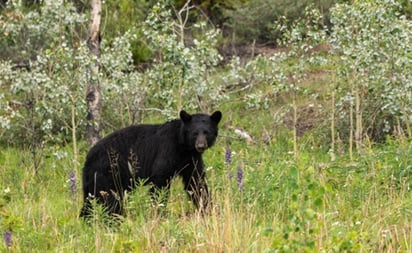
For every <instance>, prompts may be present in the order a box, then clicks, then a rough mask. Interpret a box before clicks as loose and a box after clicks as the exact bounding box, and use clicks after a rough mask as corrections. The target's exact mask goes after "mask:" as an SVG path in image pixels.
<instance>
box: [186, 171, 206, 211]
mask: <svg viewBox="0 0 412 253" xmlns="http://www.w3.org/2000/svg"><path fill="white" fill-rule="evenodd" d="M183 183H184V186H185V191H186V192H187V194H188V195H189V197H190V199H191V200H192V202H193V204H194V205H195V206H196V208H198V209H200V210H201V211H202V212H207V211H208V208H209V207H210V202H211V197H210V193H209V190H208V188H207V184H206V180H205V173H204V172H203V170H200V171H199V169H195V170H194V171H193V173H191V174H187V175H183Z"/></svg>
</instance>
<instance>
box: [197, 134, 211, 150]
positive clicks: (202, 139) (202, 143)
mask: <svg viewBox="0 0 412 253" xmlns="http://www.w3.org/2000/svg"><path fill="white" fill-rule="evenodd" d="M207 148H208V145H207V139H206V136H205V135H199V136H198V137H197V138H196V143H195V149H196V150H197V152H199V153H203V152H205V150H206V149H207Z"/></svg>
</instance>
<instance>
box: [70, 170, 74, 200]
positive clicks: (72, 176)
mask: <svg viewBox="0 0 412 253" xmlns="http://www.w3.org/2000/svg"><path fill="white" fill-rule="evenodd" d="M69 182H70V193H71V194H72V196H74V195H75V194H76V173H74V170H72V172H70V176H69Z"/></svg>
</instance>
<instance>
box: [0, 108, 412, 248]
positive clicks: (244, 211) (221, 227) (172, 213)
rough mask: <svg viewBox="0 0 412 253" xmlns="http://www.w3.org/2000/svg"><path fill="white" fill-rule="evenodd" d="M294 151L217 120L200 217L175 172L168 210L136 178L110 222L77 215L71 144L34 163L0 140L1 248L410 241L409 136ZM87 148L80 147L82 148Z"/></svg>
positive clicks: (392, 244) (395, 244)
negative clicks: (208, 195) (208, 204)
mask: <svg viewBox="0 0 412 253" xmlns="http://www.w3.org/2000/svg"><path fill="white" fill-rule="evenodd" d="M232 113H233V115H232V116H235V115H236V112H232ZM229 115H230V114H229ZM229 115H227V116H229ZM249 120H252V117H250V118H249ZM255 127H256V129H258V126H255ZM232 137H233V136H232ZM229 140H230V141H229ZM291 150H292V145H291V143H290V142H288V141H287V138H285V139H283V140H282V139H281V138H277V139H272V140H271V141H269V143H267V144H261V143H260V144H247V143H245V142H244V141H243V140H236V139H233V140H232V139H231V133H230V132H229V131H228V130H225V129H223V131H222V137H221V138H220V139H219V141H218V143H217V144H216V147H214V148H213V149H211V150H209V151H208V153H207V154H206V157H205V160H206V161H207V174H208V182H209V184H210V188H211V190H212V195H213V203H214V207H213V210H212V212H211V213H210V214H209V215H206V216H202V215H200V214H198V213H197V212H196V211H195V210H194V209H193V207H192V206H191V203H190V202H189V201H188V199H187V197H186V195H185V194H184V192H183V191H182V185H181V183H180V181H179V180H175V181H174V182H173V184H172V194H171V198H170V201H169V203H168V206H167V211H166V213H164V214H162V215H160V214H157V213H156V211H155V210H157V209H156V208H154V207H153V203H151V201H150V197H149V195H148V194H147V190H148V189H147V188H146V187H137V189H136V192H134V193H132V194H130V195H129V196H128V198H127V205H126V206H127V216H126V217H124V219H123V221H122V222H121V223H111V222H110V219H109V218H108V217H105V215H104V213H102V212H101V211H96V215H95V218H94V219H93V220H92V222H91V223H90V224H87V223H85V222H84V221H82V220H80V219H79V218H78V214H79V209H80V206H81V200H82V196H81V190H80V176H79V173H80V171H79V170H75V171H74V174H73V168H74V165H73V162H74V161H73V154H71V151H70V149H68V150H65V152H66V155H65V156H63V157H57V156H53V154H51V153H50V154H49V153H48V152H47V155H48V156H45V157H44V158H43V159H42V161H41V168H42V169H41V170H39V171H38V172H36V171H35V169H34V167H33V164H32V163H31V162H32V161H31V154H30V153H28V152H26V151H22V150H16V149H12V148H10V149H3V150H2V151H1V153H0V173H1V177H0V178H1V180H0V183H1V186H2V192H1V202H0V208H1V228H2V230H3V233H5V234H4V237H3V240H6V241H4V242H3V243H1V244H0V249H1V251H3V252H4V251H9V252H27V251H28V250H29V251H31V252H44V251H45V250H46V251H48V252H73V251H74V252H80V251H81V252H322V251H324V252H343V251H346V252H362V251H363V252H371V251H373V252H407V251H409V250H411V247H412V244H411V243H412V230H411V223H410V220H411V216H412V213H411V210H412V209H411V207H412V197H411V194H410V191H411V189H410V187H411V179H410V176H411V175H410V174H411V173H412V167H411V165H410V157H411V155H412V146H411V144H410V143H408V142H399V141H392V140H389V141H388V143H387V144H386V145H383V146H373V145H371V146H369V147H366V148H365V150H364V151H363V154H362V155H359V156H356V157H355V158H354V159H353V160H350V159H349V157H348V155H347V153H346V151H345V150H341V153H340V154H339V155H338V156H337V158H336V160H335V161H334V162H331V161H330V158H329V155H328V154H327V153H325V152H322V151H321V150H314V151H312V152H308V151H303V150H302V151H301V152H300V154H299V158H298V159H297V160H296V159H294V157H293V152H291ZM85 152H86V150H85V149H82V152H81V153H82V154H84V153H85ZM229 153H230V156H229ZM82 156H83V155H82ZM80 160H83V157H82V158H81V159H80ZM6 232H7V233H9V234H7V233H6ZM6 234H7V236H6ZM7 245H8V246H9V247H7Z"/></svg>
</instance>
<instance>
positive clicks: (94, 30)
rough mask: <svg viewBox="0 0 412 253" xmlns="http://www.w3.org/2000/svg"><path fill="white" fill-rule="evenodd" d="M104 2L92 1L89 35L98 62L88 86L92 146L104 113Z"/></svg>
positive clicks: (88, 114) (88, 113)
mask: <svg viewBox="0 0 412 253" xmlns="http://www.w3.org/2000/svg"><path fill="white" fill-rule="evenodd" d="M101 10H102V2H101V0H92V11H91V15H90V25H89V33H88V39H87V45H88V47H89V50H90V53H91V54H93V55H94V56H95V57H96V62H95V64H94V66H92V67H91V70H90V72H91V73H90V80H89V83H88V85H87V93H86V103H87V117H86V119H87V128H86V139H87V141H88V142H89V144H90V145H94V144H95V143H96V142H97V141H98V140H99V139H100V119H101V111H102V103H101V99H102V96H101V90H100V81H99V62H98V58H99V57H100V19H101Z"/></svg>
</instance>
